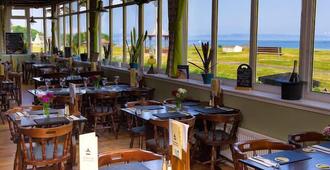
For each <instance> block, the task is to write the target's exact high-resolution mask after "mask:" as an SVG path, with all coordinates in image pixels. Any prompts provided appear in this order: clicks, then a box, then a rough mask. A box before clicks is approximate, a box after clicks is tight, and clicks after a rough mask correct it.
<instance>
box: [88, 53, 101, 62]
mask: <svg viewBox="0 0 330 170" xmlns="http://www.w3.org/2000/svg"><path fill="white" fill-rule="evenodd" d="M98 59H99V53H91V55H90V62H97V61H98Z"/></svg>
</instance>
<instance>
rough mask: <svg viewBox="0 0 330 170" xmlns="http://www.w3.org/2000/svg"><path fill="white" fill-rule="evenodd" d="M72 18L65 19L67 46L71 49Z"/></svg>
mask: <svg viewBox="0 0 330 170" xmlns="http://www.w3.org/2000/svg"><path fill="white" fill-rule="evenodd" d="M70 41H71V39H70V17H69V16H66V17H65V46H66V47H70Z"/></svg>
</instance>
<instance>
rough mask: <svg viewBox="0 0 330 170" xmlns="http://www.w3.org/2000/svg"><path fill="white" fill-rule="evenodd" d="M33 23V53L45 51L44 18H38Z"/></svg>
mask: <svg viewBox="0 0 330 170" xmlns="http://www.w3.org/2000/svg"><path fill="white" fill-rule="evenodd" d="M36 21H37V22H36V23H31V51H32V52H33V53H40V52H44V27H43V25H44V24H43V20H42V19H36Z"/></svg>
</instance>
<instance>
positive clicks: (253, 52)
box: [249, 0, 259, 84]
mask: <svg viewBox="0 0 330 170" xmlns="http://www.w3.org/2000/svg"><path fill="white" fill-rule="evenodd" d="M258 10H259V1H258V0H251V19H250V56H249V64H250V66H251V68H252V70H253V74H252V82H253V84H255V83H256V74H257V49H258V47H257V40H258V37H257V36H258Z"/></svg>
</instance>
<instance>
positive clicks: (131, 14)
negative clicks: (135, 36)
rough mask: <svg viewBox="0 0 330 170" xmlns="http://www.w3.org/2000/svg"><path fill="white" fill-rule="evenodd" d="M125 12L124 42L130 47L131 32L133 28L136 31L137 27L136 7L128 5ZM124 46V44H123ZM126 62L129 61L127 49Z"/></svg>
mask: <svg viewBox="0 0 330 170" xmlns="http://www.w3.org/2000/svg"><path fill="white" fill-rule="evenodd" d="M126 8H127V9H126V11H127V32H126V35H127V36H126V37H127V38H126V41H127V42H128V45H130V41H131V31H132V30H133V28H135V29H136V31H137V30H138V27H139V21H138V20H139V19H138V17H139V16H138V13H139V12H138V6H137V5H129V6H127V7H126ZM125 45H126V42H125ZM127 60H129V54H128V49H127Z"/></svg>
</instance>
